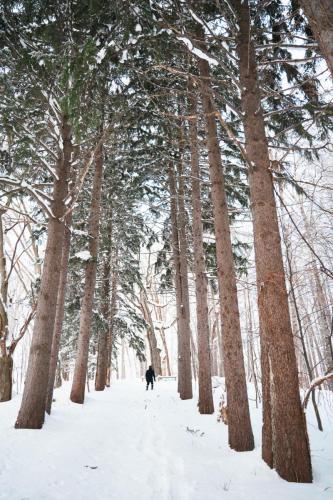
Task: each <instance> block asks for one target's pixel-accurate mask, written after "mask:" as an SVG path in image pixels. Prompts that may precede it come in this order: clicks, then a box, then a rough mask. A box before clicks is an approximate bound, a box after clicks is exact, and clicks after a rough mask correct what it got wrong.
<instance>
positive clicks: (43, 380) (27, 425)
mask: <svg viewBox="0 0 333 500" xmlns="http://www.w3.org/2000/svg"><path fill="white" fill-rule="evenodd" d="M61 133H62V142H63V150H62V152H61V155H60V157H59V160H58V162H57V167H56V173H57V179H56V180H55V181H54V189H53V201H52V207H51V208H52V214H53V216H52V217H50V219H49V223H48V234H47V244H46V250H45V259H44V267H43V274H42V279H41V287H40V292H39V296H38V304H37V311H36V319H35V323H34V329H33V336H32V342H31V347H30V354H29V362H28V369H27V375H26V381H25V386H24V392H23V398H22V403H21V408H20V411H19V414H18V417H17V420H16V423H15V427H16V428H18V429H40V428H41V427H42V426H43V423H44V418H45V403H46V394H47V387H48V380H49V368H50V356H51V346H52V338H53V331H54V320H55V314H56V307H57V296H58V288H59V280H60V273H61V264H62V262H61V257H62V246H63V239H64V222H63V221H62V217H63V216H64V214H65V210H66V205H65V198H66V196H67V192H68V180H69V174H70V165H71V156H72V149H73V148H72V143H71V127H70V125H69V123H68V119H67V117H63V121H62V129H61Z"/></svg>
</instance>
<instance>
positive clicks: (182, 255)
mask: <svg viewBox="0 0 333 500" xmlns="http://www.w3.org/2000/svg"><path fill="white" fill-rule="evenodd" d="M179 130H180V133H179V155H180V158H179V161H177V163H176V165H177V168H176V178H177V181H178V182H176V185H177V184H178V189H177V205H178V241H179V264H180V278H181V293H182V302H181V313H182V317H183V324H184V329H183V332H182V335H181V338H180V342H181V348H180V352H181V353H182V355H181V356H182V357H181V360H180V364H181V372H182V378H181V386H180V398H181V399H191V398H192V397H193V392H192V367H191V324H190V299H189V291H188V269H187V255H188V251H187V235H186V210H185V180H184V138H183V129H182V127H180V129H179Z"/></svg>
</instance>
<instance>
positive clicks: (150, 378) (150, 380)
mask: <svg viewBox="0 0 333 500" xmlns="http://www.w3.org/2000/svg"><path fill="white" fill-rule="evenodd" d="M154 380H156V377H155V372H154V369H153V367H152V366H150V367H149V368H148V370H147V371H146V382H147V387H146V390H147V391H148V387H149V384H151V390H153V389H154Z"/></svg>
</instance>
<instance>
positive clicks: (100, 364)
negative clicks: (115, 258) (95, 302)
mask: <svg viewBox="0 0 333 500" xmlns="http://www.w3.org/2000/svg"><path fill="white" fill-rule="evenodd" d="M109 233H110V232H109ZM110 258H111V248H110V251H108V252H107V255H106V258H105V261H104V266H103V284H102V300H103V303H102V307H101V312H102V316H103V318H104V321H105V322H106V325H107V326H106V327H105V328H103V329H101V331H100V332H99V336H98V355H97V366H96V379H95V390H96V391H104V389H105V385H106V377H107V370H108V350H107V348H108V346H107V344H108V331H109V322H110V272H111V266H110Z"/></svg>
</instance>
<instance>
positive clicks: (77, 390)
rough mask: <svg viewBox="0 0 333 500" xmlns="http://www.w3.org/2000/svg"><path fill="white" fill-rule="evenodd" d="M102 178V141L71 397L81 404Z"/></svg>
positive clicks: (98, 155)
mask: <svg viewBox="0 0 333 500" xmlns="http://www.w3.org/2000/svg"><path fill="white" fill-rule="evenodd" d="M102 178H103V145H102V143H101V144H100V146H99V148H98V151H97V153H96V160H95V174H94V181H93V188H92V194H91V206H90V215H89V228H88V234H89V245H88V248H89V252H90V256H91V257H90V260H89V261H88V262H87V264H86V269H85V284H84V295H83V300H82V305H81V313H80V330H79V337H78V349H77V354H76V360H75V369H74V377H73V385H72V390H71V395H70V399H71V401H73V403H79V404H82V403H83V402H84V393H85V385H86V376H87V367H88V356H89V340H90V329H91V319H92V309H93V302H94V291H95V283H96V271H97V256H98V240H99V224H100V212H101V192H102Z"/></svg>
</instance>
